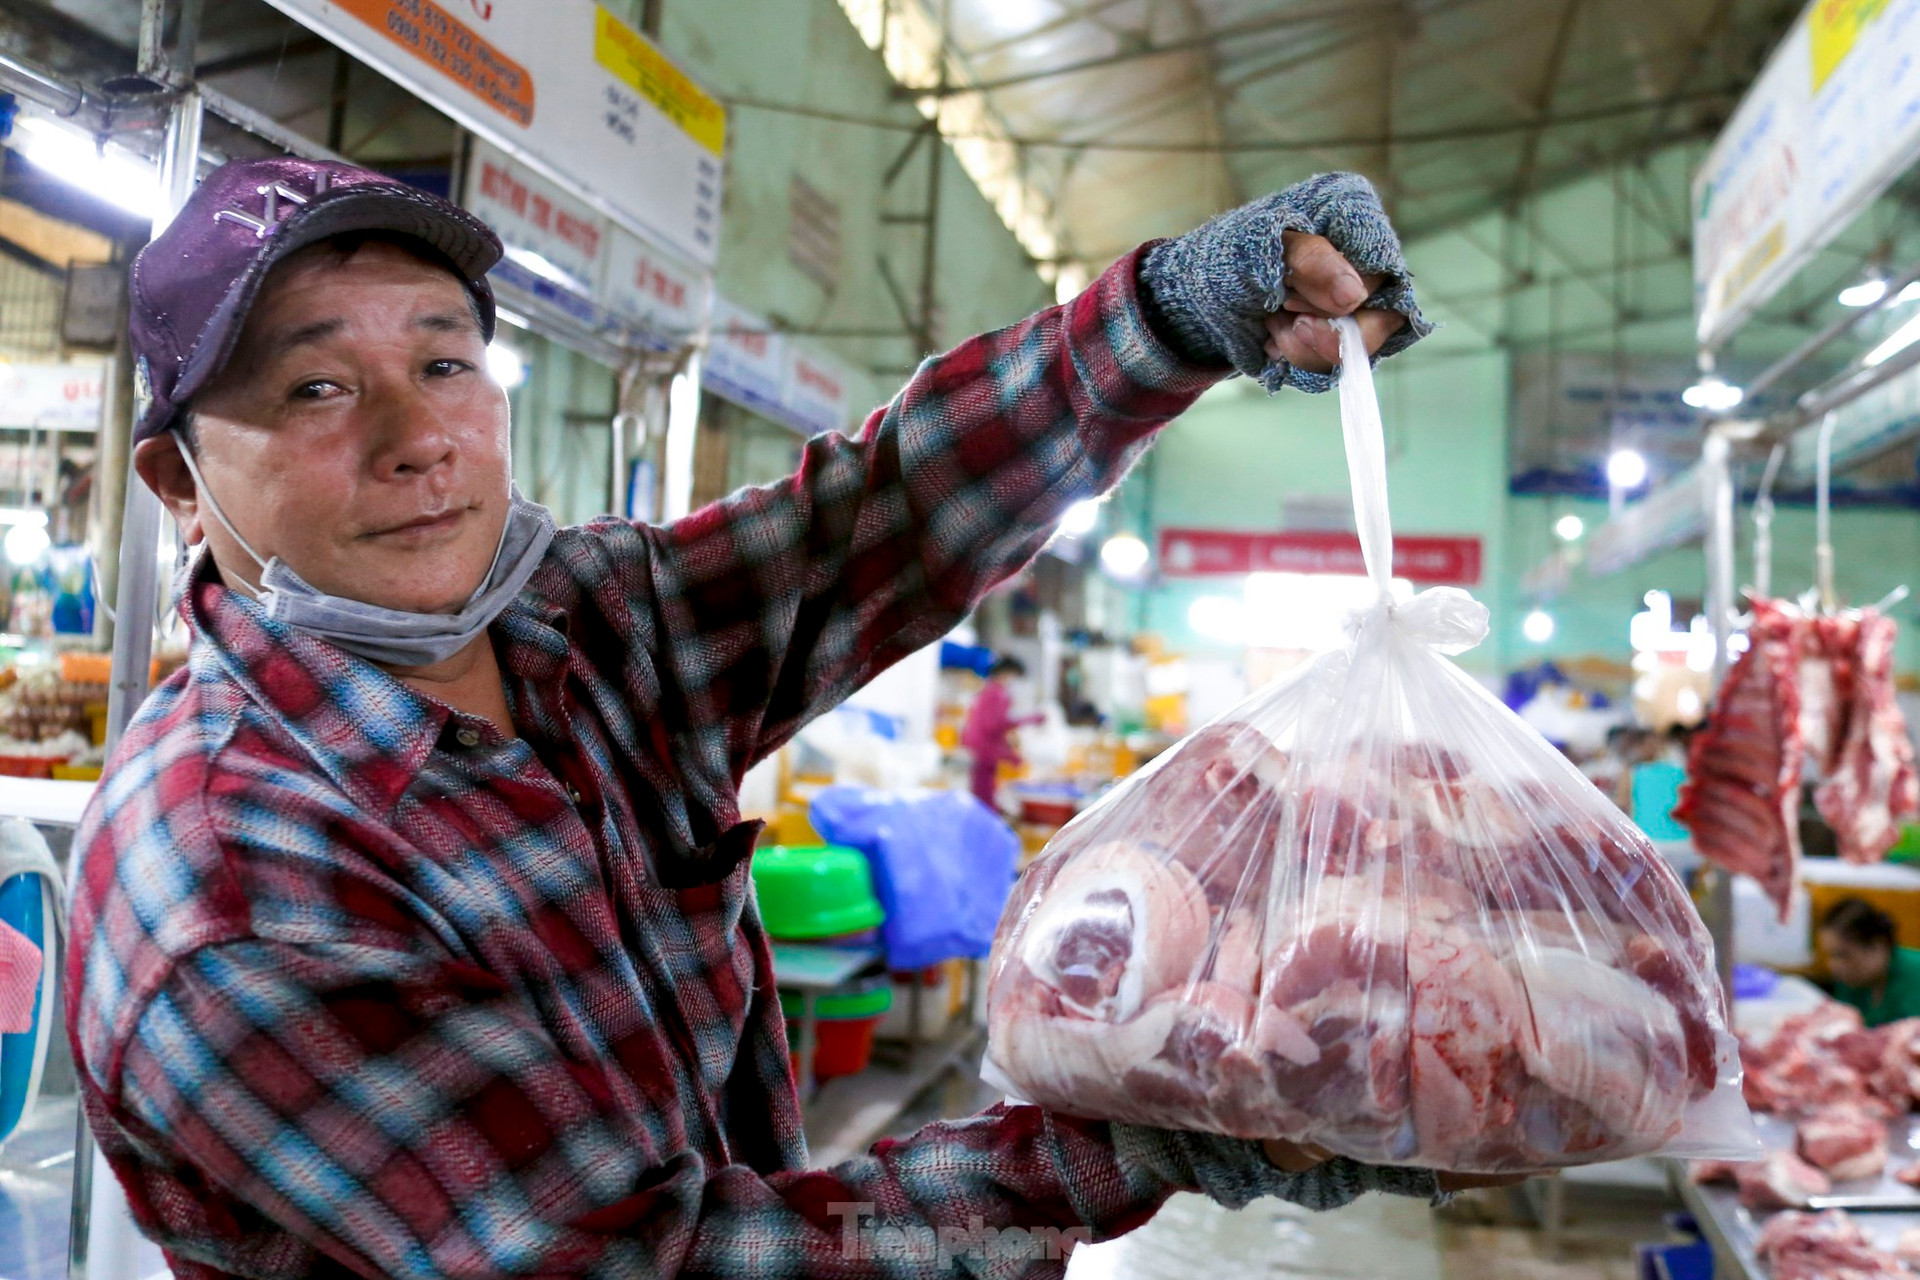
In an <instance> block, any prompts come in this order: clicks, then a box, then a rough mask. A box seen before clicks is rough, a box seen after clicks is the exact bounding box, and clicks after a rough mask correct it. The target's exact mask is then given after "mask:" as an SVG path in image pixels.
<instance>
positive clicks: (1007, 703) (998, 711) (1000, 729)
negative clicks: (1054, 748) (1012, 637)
mask: <svg viewBox="0 0 1920 1280" xmlns="http://www.w3.org/2000/svg"><path fill="white" fill-rule="evenodd" d="M1025 674H1027V667H1026V664H1025V663H1023V662H1021V661H1020V659H1018V658H1016V657H1014V656H1013V655H1012V654H1002V655H1001V656H1000V657H998V658H995V659H994V660H993V666H992V667H990V668H988V670H987V682H986V684H984V685H982V686H981V688H980V692H979V693H978V694H977V695H975V697H974V699H973V705H972V706H971V707H968V708H967V719H966V723H965V724H963V725H962V726H961V727H960V745H961V746H963V747H965V748H966V749H967V750H968V752H970V753H971V754H972V756H973V767H972V776H971V778H970V779H969V783H970V789H971V790H972V792H973V794H974V797H975V798H976V799H978V800H979V801H980V803H981V804H984V805H985V806H987V808H989V809H997V808H998V805H997V803H996V795H997V792H998V787H999V781H1000V764H1001V762H1002V761H1007V762H1009V763H1012V764H1018V763H1019V762H1020V753H1019V752H1018V751H1017V750H1015V749H1014V745H1013V739H1012V737H1011V736H1010V735H1011V734H1012V733H1013V731H1014V730H1015V729H1018V728H1021V727H1023V726H1025V725H1030V724H1039V723H1040V722H1042V721H1043V720H1045V719H1046V717H1045V716H1043V715H1040V714H1038V713H1035V714H1033V715H1029V716H1019V717H1016V716H1015V715H1014V714H1013V693H1012V691H1011V690H1009V689H1008V688H1007V686H1008V684H1010V683H1012V681H1013V678H1014V677H1015V676H1023V675H1025Z"/></svg>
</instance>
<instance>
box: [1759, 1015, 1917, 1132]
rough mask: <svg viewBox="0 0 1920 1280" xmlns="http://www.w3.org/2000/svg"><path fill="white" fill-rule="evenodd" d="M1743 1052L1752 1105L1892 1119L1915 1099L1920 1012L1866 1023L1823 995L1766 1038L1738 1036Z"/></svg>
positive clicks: (1801, 1114) (1783, 1111)
mask: <svg viewBox="0 0 1920 1280" xmlns="http://www.w3.org/2000/svg"><path fill="white" fill-rule="evenodd" d="M1740 1058H1741V1062H1742V1064H1743V1065H1744V1066H1745V1068H1746V1075H1745V1078H1744V1080H1743V1081H1742V1087H1743V1088H1744V1090H1745V1092H1746V1097H1747V1103H1748V1105H1749V1106H1751V1107H1753V1109H1754V1110H1756V1111H1771V1112H1775V1113H1777V1114H1780V1115H1784V1116H1792V1117H1797V1118H1805V1117H1809V1116H1813V1115H1816V1114H1818V1113H1820V1112H1822V1111H1824V1110H1827V1109H1830V1108H1835V1107H1840V1108H1854V1109H1858V1110H1861V1111H1864V1112H1865V1113H1867V1114H1868V1115H1870V1116H1874V1117H1877V1118H1884V1119H1891V1118H1893V1117H1894V1116H1900V1115H1905V1114H1906V1113H1907V1112H1908V1111H1909V1110H1911V1109H1913V1106H1914V1103H1915V1100H1916V1099H1920V1018H1907V1019H1903V1020H1901V1021H1899V1022H1891V1023H1888V1024H1887V1025H1886V1026H1883V1027H1875V1028H1872V1029H1869V1028H1868V1027H1866V1025H1865V1024H1864V1023H1863V1022H1862V1021H1861V1018H1860V1013H1859V1011H1858V1010H1857V1009H1854V1008H1853V1007H1851V1006H1850V1005H1845V1004H1842V1003H1840V1002H1839V1001H1838V1000H1827V1001H1823V1002H1822V1003H1821V1004H1819V1005H1818V1006H1816V1007H1815V1008H1813V1009H1810V1010H1808V1011H1807V1012H1805V1013H1801V1014H1795V1015H1794V1016H1793V1017H1790V1018H1786V1019H1784V1020H1783V1021H1782V1022H1781V1023H1780V1026H1779V1027H1778V1029H1776V1030H1775V1031H1774V1033H1773V1034H1772V1035H1771V1036H1769V1037H1767V1039H1765V1040H1764V1041H1756V1040H1750V1039H1749V1040H1742V1041H1741V1045H1740Z"/></svg>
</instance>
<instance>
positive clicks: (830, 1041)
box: [813, 1016, 880, 1080]
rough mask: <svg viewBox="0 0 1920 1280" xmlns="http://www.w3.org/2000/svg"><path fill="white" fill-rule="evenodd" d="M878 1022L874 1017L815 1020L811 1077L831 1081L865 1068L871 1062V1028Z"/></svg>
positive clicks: (856, 1073) (855, 1073) (878, 1023)
mask: <svg viewBox="0 0 1920 1280" xmlns="http://www.w3.org/2000/svg"><path fill="white" fill-rule="evenodd" d="M879 1025H880V1019H879V1017H878V1016H875V1017H872V1018H831V1019H826V1020H823V1021H821V1022H819V1023H816V1024H815V1034H816V1036H817V1038H818V1041H819V1043H818V1044H816V1045H815V1046H814V1050H813V1078H814V1079H815V1080H831V1079H833V1078H834V1077H835V1076H852V1075H858V1074H859V1073H860V1072H862V1071H865V1070H866V1069H867V1064H868V1063H869V1062H871V1061H873V1029H874V1028H875V1027H877V1026H879Z"/></svg>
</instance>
